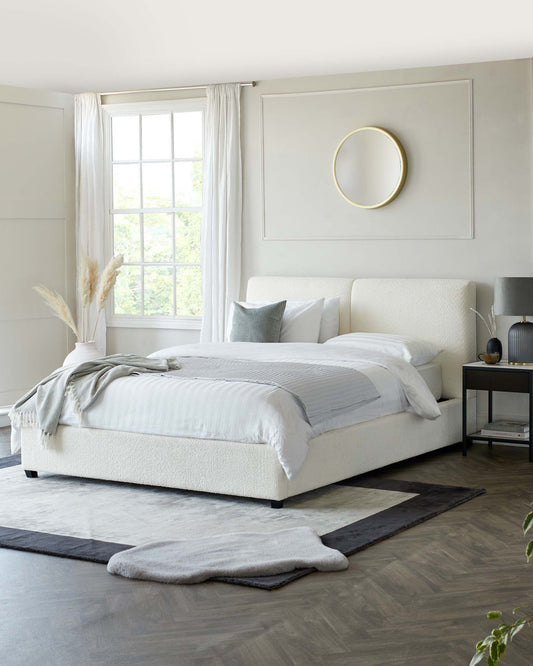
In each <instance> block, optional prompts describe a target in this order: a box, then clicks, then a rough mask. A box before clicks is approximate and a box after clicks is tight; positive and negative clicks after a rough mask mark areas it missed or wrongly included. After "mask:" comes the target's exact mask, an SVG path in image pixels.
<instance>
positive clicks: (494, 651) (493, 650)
mask: <svg viewBox="0 0 533 666" xmlns="http://www.w3.org/2000/svg"><path fill="white" fill-rule="evenodd" d="M498 645H499V643H498V641H494V643H493V644H492V645H491V646H490V658H491V659H493V660H494V661H495V662H497V661H498Z"/></svg>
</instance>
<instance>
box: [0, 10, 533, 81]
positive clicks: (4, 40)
mask: <svg viewBox="0 0 533 666" xmlns="http://www.w3.org/2000/svg"><path fill="white" fill-rule="evenodd" d="M0 25H1V28H2V29H1V40H0V83H1V84H7V85H15V86H25V87H31V88H44V89H48V90H58V91H65V92H82V91H97V92H102V91H108V90H127V89H132V88H156V87H167V86H178V85H188V84H199V83H218V82H222V81H247V80H251V79H255V80H261V79H272V78H283V77H291V76H306V75H315V74H340V73H345V72H360V71H370V70H382V69H399V68H407V67H420V66H431V65H444V64H455V63H466V62H479V61H486V60H506V59H513V58H527V57H531V56H533V27H532V26H533V3H532V2H531V0H507V2H506V3H503V2H501V0H498V2H495V1H494V0H447V2H442V1H441V2H435V1H431V0H401V1H399V0H365V1H364V2H363V1H361V0H319V1H318V0H268V2H258V1H257V0H189V1H188V2H185V1H184V0H85V1H83V0H46V2H43V0H16V2H15V0H10V1H9V2H6V1H5V0H0Z"/></svg>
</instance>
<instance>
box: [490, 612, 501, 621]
mask: <svg viewBox="0 0 533 666" xmlns="http://www.w3.org/2000/svg"><path fill="white" fill-rule="evenodd" d="M501 616H502V612H501V611H489V612H488V613H487V617H488V619H489V620H497V619H498V618H499V617H501Z"/></svg>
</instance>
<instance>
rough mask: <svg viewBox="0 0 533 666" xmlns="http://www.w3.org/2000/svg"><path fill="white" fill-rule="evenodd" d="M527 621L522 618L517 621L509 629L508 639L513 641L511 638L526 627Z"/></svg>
mask: <svg viewBox="0 0 533 666" xmlns="http://www.w3.org/2000/svg"><path fill="white" fill-rule="evenodd" d="M526 623H527V619H526V618H522V619H521V620H518V622H517V623H516V624H515V626H514V627H513V628H512V629H511V631H510V632H509V638H510V639H511V640H513V638H514V637H515V636H516V634H517V633H518V632H519V631H522V629H523V628H524V627H525V626H526Z"/></svg>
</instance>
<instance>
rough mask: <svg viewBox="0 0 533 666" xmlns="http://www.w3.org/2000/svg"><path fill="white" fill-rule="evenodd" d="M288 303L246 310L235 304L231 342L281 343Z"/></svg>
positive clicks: (282, 302) (283, 302) (281, 302)
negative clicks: (282, 321) (282, 326)
mask: <svg viewBox="0 0 533 666" xmlns="http://www.w3.org/2000/svg"><path fill="white" fill-rule="evenodd" d="M286 304H287V301H280V302H279V303H272V304H269V305H264V306H262V307H260V308H245V307H244V306H243V305H241V304H240V303H233V318H232V322H231V335H230V342H279V337H280V334H281V320H282V319H283V313H284V312H285V305H286Z"/></svg>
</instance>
